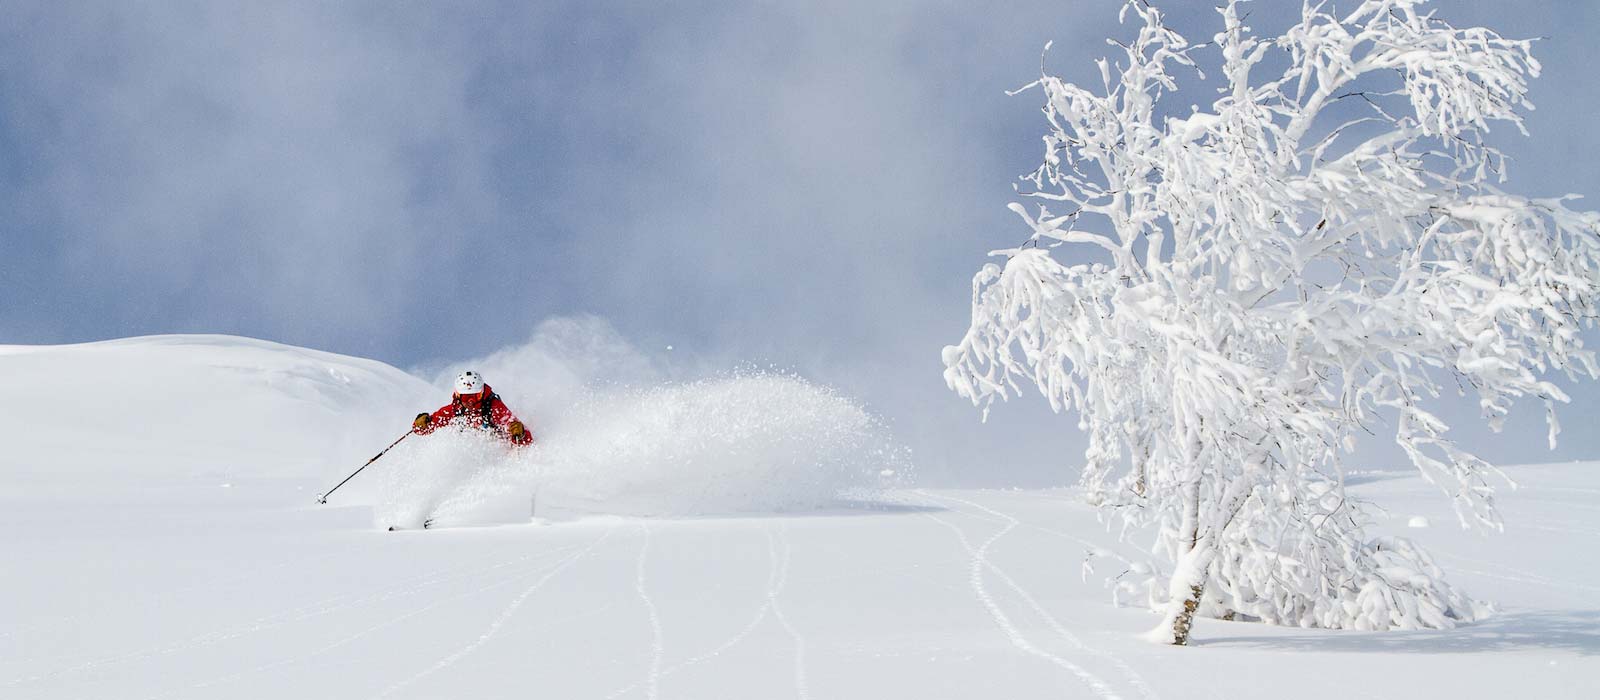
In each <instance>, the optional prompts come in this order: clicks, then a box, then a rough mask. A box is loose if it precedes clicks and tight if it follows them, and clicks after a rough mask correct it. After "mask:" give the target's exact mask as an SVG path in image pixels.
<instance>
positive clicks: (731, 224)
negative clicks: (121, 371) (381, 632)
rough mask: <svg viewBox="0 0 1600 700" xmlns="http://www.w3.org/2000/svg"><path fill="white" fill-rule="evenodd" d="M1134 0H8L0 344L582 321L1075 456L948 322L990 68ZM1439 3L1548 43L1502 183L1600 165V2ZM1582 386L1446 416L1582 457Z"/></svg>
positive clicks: (1274, 6)
mask: <svg viewBox="0 0 1600 700" xmlns="http://www.w3.org/2000/svg"><path fill="white" fill-rule="evenodd" d="M1118 5H1119V3H1117V2H1114V1H1113V0H1104V1H1099V2H1087V1H1082V0H1079V1H1076V2H1042V1H1040V2H1031V1H1030V2H1019V3H1012V4H1008V5H1006V6H1003V7H996V6H993V5H991V4H980V3H967V2H909V1H907V2H896V1H887V2H871V1H863V2H844V1H832V0H827V1H823V2H809V3H772V2H758V3H724V2H699V3H644V2H633V3H608V2H540V3H525V2H505V3H485V2H475V3H466V2H463V3H421V2H404V3H392V2H382V3H378V2H367V3H314V4H313V3H295V2H283V3H254V2H240V3H222V2H202V3H189V2H177V1H170V0H162V1H152V2H134V1H130V2H85V3H54V2H35V3H17V2H0V17H5V18H6V19H5V21H4V23H3V24H0V110H3V111H0V214H3V218H0V220H3V221H4V231H3V233H0V242H3V244H4V246H3V248H0V290H3V295H0V298H3V300H4V301H0V342H5V343H59V342H78V341H86V340H98V339H105V338H112V337H121V336H128V335H138V334H149V333H173V332H218V333H235V334H242V335H249V336H254V337H261V338H268V339H272V340H279V341H283V342H288V343H293V344H297V345H306V346H311V347H316V348H321V349H327V350H333V351H338V352H345V353H350V354H356V355H362V356H368V357H374V358H377V359H381V360H384V361H387V362H390V363H392V364H395V365H398V366H401V367H418V366H438V365H440V364H443V363H447V362H449V361H452V360H457V359H461V358H466V357H478V356H483V355H485V354H487V353H489V352H492V351H494V350H496V349H499V348H502V347H505V346H510V345H516V344H518V343H522V342H524V341H526V340H527V339H528V338H529V337H530V334H531V333H532V332H533V329H534V328H535V326H536V325H537V324H538V323H539V321H541V320H542V319H546V318H550V317H560V316H574V315H583V314H593V315H596V316H599V317H602V318H605V319H608V320H609V321H610V322H612V323H613V324H614V325H615V326H616V327H617V328H618V329H619V330H620V331H621V333H622V334H623V335H624V336H626V337H628V338H630V339H632V340H633V342H634V343H636V344H637V345H639V346H640V347H641V348H643V349H645V350H646V351H647V352H649V351H651V350H652V349H655V348H665V347H666V346H667V345H672V346H674V347H675V348H676V349H675V350H674V351H673V354H672V355H671V357H672V358H673V360H672V361H674V362H683V363H687V364H693V365H694V366H696V367H705V366H712V367H718V366H720V367H733V366H735V365H740V364H745V365H749V364H754V365H766V364H776V365H778V366H781V367H784V368H790V369H794V370H797V371H799V372H801V373H803V374H805V375H807V376H810V377H812V378H815V379H817V380H820V381H823V382H826V383H829V384H832V385H834V386H837V387H838V388H840V389H841V390H842V391H844V392H845V393H847V394H851V395H854V396H857V397H859V398H861V399H862V400H864V401H865V402H866V403H868V404H869V405H870V406H871V407H872V408H874V409H875V410H876V411H877V412H878V413H880V414H881V415H883V416H885V417H886V418H887V419H888V420H889V421H890V422H891V423H892V424H893V425H894V426H895V428H896V430H897V432H898V433H899V434H900V436H901V437H902V439H904V440H905V441H906V442H908V443H910V444H911V445H912V447H913V448H914V449H915V450H917V453H918V460H919V462H920V463H921V466H922V470H923V474H924V476H925V478H927V479H928V480H930V481H934V482H963V483H1020V484H1037V483H1056V482H1061V481H1064V480H1067V479H1070V478H1072V476H1073V473H1074V470H1073V466H1072V465H1075V464H1076V463H1077V462H1078V461H1079V456H1078V455H1079V452H1080V445H1081V441H1080V439H1079V436H1078V434H1077V432H1076V430H1075V428H1074V424H1075V423H1076V421H1075V420H1072V419H1064V418H1060V417H1054V416H1051V415H1049V413H1048V410H1047V408H1046V407H1045V406H1044V405H1043V402H1042V401H1041V400H1038V399H1036V398H1033V397H1029V398H1028V399H1026V400H1023V401H1021V402H1014V403H1013V404H1012V405H1008V406H1003V407H1001V408H999V409H997V410H996V412H995V414H994V416H993V418H992V419H991V422H990V423H989V424H987V425H980V424H979V423H978V415H977V413H976V411H974V410H972V409H971V408H970V406H968V405H967V404H965V403H964V402H963V401H962V400H961V399H959V398H958V397H956V396H955V395H954V394H951V393H949V392H948V391H947V390H945V388H944V386H943V383H942V380H941V379H940V369H941V367H940V364H939V352H938V351H939V348H940V347H941V346H943V345H945V344H948V343H953V342H955V341H956V340H958V339H959V338H960V335H961V333H962V332H963V331H964V329H965V326H966V320H967V301H968V297H969V295H970V278H971V275H972V273H973V272H975V271H976V269H977V268H978V266H980V265H981V264H983V262H985V260H984V257H983V256H984V253H985V252H986V251H988V250H990V249H993V248H997V247H1005V246H1008V245H1012V244H1014V243H1015V242H1016V241H1018V240H1020V239H1021V238H1022V237H1023V235H1024V231H1023V230H1022V229H1021V228H1019V226H1020V225H1019V224H1018V223H1017V222H1016V221H1015V220H1014V216H1013V215H1012V214H1011V213H1010V212H1007V211H1006V210H1005V205H1006V204H1007V203H1008V202H1010V201H1012V198H1013V197H1012V193H1011V183H1012V182H1013V180H1014V178H1015V176H1017V175H1019V174H1021V173H1024V172H1027V171H1029V170H1031V169H1032V168H1033V167H1034V166H1035V165H1036V164H1037V160H1038V158H1039V156H1040V152H1039V151H1040V141H1039V137H1040V136H1041V135H1042V134H1043V128H1042V127H1041V124H1040V121H1041V120H1040V119H1039V116H1038V109H1037V99H1038V98H1037V95H1036V94H1035V93H1027V94H1024V95H1021V96H1018V97H1006V96H1005V94H1004V91H1005V90H1006V89H1008V88H1012V87H1016V86H1019V85H1022V84H1024V83H1026V82H1028V81H1030V80H1032V79H1033V78H1034V77H1036V75H1037V72H1038V66H1039V61H1040V51H1041V49H1042V48H1043V45H1044V43H1045V42H1046V41H1047V40H1052V39H1053V40H1055V49H1054V50H1053V51H1052V52H1051V54H1050V56H1049V59H1048V61H1049V65H1050V67H1051V69H1052V70H1053V71H1055V72H1058V73H1061V74H1063V75H1065V76H1067V77H1068V78H1073V79H1079V80H1085V81H1087V80H1089V79H1090V77H1091V76H1093V75H1094V69H1093V66H1092V63H1091V61H1092V60H1093V59H1094V58H1095V57H1098V56H1100V55H1103V54H1105V53H1106V49H1107V48H1108V47H1107V46H1106V45H1105V43H1104V39H1105V38H1106V37H1107V36H1112V35H1115V36H1123V34H1122V33H1119V31H1118V29H1117V26H1116V10H1117V7H1118ZM1166 5H1168V6H1170V7H1171V8H1172V9H1173V13H1174V19H1173V22H1174V24H1175V26H1176V27H1177V28H1178V29H1179V30H1180V31H1183V32H1185V33H1186V34H1187V35H1189V36H1190V38H1191V39H1192V40H1196V41H1200V40H1204V39H1205V38H1206V37H1209V36H1210V35H1211V34H1212V33H1214V31H1215V28H1216V20H1215V15H1214V13H1213V12H1212V11H1211V10H1210V8H1209V6H1206V5H1203V4H1201V3H1176V2H1168V3H1166ZM1298 5H1299V3H1297V2H1295V3H1290V2H1279V1H1277V0H1271V1H1264V2H1261V3H1258V6H1257V10H1256V11H1258V12H1260V13H1261V15H1260V16H1259V17H1257V18H1256V20H1253V21H1257V20H1258V21H1259V23H1261V24H1263V25H1268V24H1270V23H1271V22H1272V21H1274V20H1275V19H1278V18H1281V17H1282V16H1283V12H1284V11H1285V10H1293V9H1297V8H1298ZM1435 5H1436V7H1437V9H1438V10H1439V12H1440V13H1441V15H1443V16H1445V17H1447V18H1452V19H1455V20H1458V21H1457V24H1486V25H1488V26H1491V27H1493V28H1496V29H1498V30H1500V31H1502V33H1505V34H1507V35H1509V36H1543V37H1547V39H1546V40H1544V41H1542V42H1541V43H1540V45H1539V47H1538V50H1537V55H1538V56H1539V57H1540V58H1541V59H1542V60H1543V61H1544V63H1545V66H1546V74H1545V76H1544V77H1543V78H1542V79H1541V80H1540V81H1538V82H1537V83H1536V86H1535V89H1534V92H1533V98H1534V101H1535V102H1536V103H1537V104H1538V105H1539V110H1538V111H1537V112H1535V113H1534V114H1533V115H1531V117H1530V119H1529V128H1530V130H1531V131H1532V132H1533V137H1532V138H1531V139H1523V138H1520V137H1515V135H1514V133H1513V130H1510V129H1503V130H1500V131H1499V132H1497V137H1499V138H1500V139H1501V145H1502V146H1503V147H1505V148H1506V150H1507V151H1509V152H1510V153H1511V155H1512V156H1513V157H1515V158H1516V159H1517V160H1516V163H1515V164H1514V165H1513V171H1512V175H1513V180H1512V185H1511V189H1513V190H1516V191H1524V192H1529V193H1557V192H1568V191H1573V192H1587V193H1592V194H1594V195H1595V196H1600V161H1597V160H1596V158H1595V157H1594V156H1595V154H1596V152H1597V148H1596V146H1597V145H1600V144H1597V140H1600V137H1597V135H1596V133H1595V131H1594V130H1593V129H1591V128H1590V124H1591V123H1592V122H1593V119H1594V116H1593V115H1594V114H1595V110H1596V107H1597V105H1600V90H1597V88H1596V87H1595V82H1596V81H1594V80H1592V78H1591V72H1592V67H1593V65H1594V63H1595V59H1596V57H1597V55H1600V51H1597V50H1596V49H1595V48H1594V46H1595V42H1594V40H1593V33H1594V31H1595V30H1596V29H1597V28H1600V4H1596V3H1589V2H1544V3H1538V2H1535V3H1517V4H1512V3H1501V2H1453V1H1450V0H1441V1H1440V2H1437V3H1436V4H1435ZM1594 206H1596V207H1600V204H1595V205H1594ZM491 379H492V380H494V381H497V382H498V383H505V382H508V381H511V380H512V378H499V379H495V378H491ZM1573 393H1574V396H1575V399H1576V400H1575V404H1574V405H1573V406H1571V407H1569V408H1567V410H1566V411H1565V412H1564V414H1563V415H1564V417H1565V422H1566V424H1567V426H1568V428H1569V430H1568V431H1567V433H1565V434H1564V436H1563V437H1564V440H1563V444H1562V447H1561V449H1559V450H1558V451H1557V452H1556V453H1555V454H1554V455H1551V454H1550V453H1545V452H1542V447H1539V446H1541V445H1542V444H1543V427H1542V424H1541V423H1540V421H1539V411H1538V410H1537V407H1535V406H1529V407H1528V408H1529V409H1534V410H1528V411H1525V412H1524V415H1523V416H1522V418H1521V420H1515V421H1513V423H1512V425H1511V427H1510V428H1509V430H1508V435H1507V436H1506V437H1502V438H1497V439H1490V438H1489V437H1487V436H1485V435H1481V434H1480V433H1482V432H1484V431H1482V429H1481V428H1480V427H1479V426H1478V425H1477V424H1476V423H1475V422H1474V421H1472V420H1471V418H1472V415H1473V414H1474V412H1475V410H1474V408H1473V406H1472V405H1471V404H1470V402H1468V403H1463V404H1459V405H1451V406H1450V407H1448V408H1447V414H1448V415H1450V416H1451V417H1453V418H1455V419H1456V423H1457V428H1458V431H1457V432H1458V434H1459V436H1460V437H1461V438H1462V441H1463V442H1464V443H1465V444H1467V445H1468V446H1469V447H1473V448H1475V449H1479V450H1480V451H1482V452H1483V453H1484V454H1485V455H1486V456H1489V457H1491V458H1497V459H1519V455H1526V454H1527V453H1528V452H1529V451H1530V450H1531V449H1533V448H1538V449H1539V450H1541V451H1540V452H1539V453H1538V456H1537V457H1535V459H1570V458H1576V457H1596V456H1600V436H1596V435H1593V434H1592V433H1594V431H1592V430H1584V429H1582V428H1583V426H1585V425H1589V424H1592V423H1593V415H1594V414H1595V412H1596V409H1600V390H1597V388H1596V387H1594V386H1592V385H1591V386H1582V387H1578V388H1576V389H1575V390H1574V391H1573ZM1380 440H1386V439H1382V438H1380ZM1371 458H1372V459H1374V460H1377V461H1383V460H1385V459H1391V458H1392V452H1390V451H1385V450H1384V449H1376V450H1374V451H1372V452H1371Z"/></svg>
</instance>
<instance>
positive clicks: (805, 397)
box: [378, 317, 910, 525]
mask: <svg viewBox="0 0 1600 700" xmlns="http://www.w3.org/2000/svg"><path fill="white" fill-rule="evenodd" d="M664 366H665V363H664V362H662V361H659V360H657V359H654V358H651V357H650V356H648V355H646V354H645V353H643V352H641V351H640V350H639V349H638V348H637V347H635V346H634V345H632V344H631V343H628V342H627V341H626V340H625V339H624V338H623V337H622V336H621V335H620V334H619V333H618V332H617V331H616V330H615V329H614V328H613V327H612V326H611V325H610V324H609V323H607V322H606V321H604V320H602V319H598V318H592V317H589V318H576V319H573V318H562V319H553V320H549V321H546V322H544V323H542V324H540V326H539V327H538V329H537V330H536V331H535V333H534V334H533V337H532V338H531V339H530V340H529V341H528V342H527V343H526V344H523V345H521V346H517V347H512V348H506V349H503V350H500V351H498V352H495V353H493V354H491V355H489V356H487V357H484V358H481V359H477V360H472V361H469V362H464V363H458V364H454V365H451V366H448V367H446V368H445V369H443V370H442V371H440V372H439V373H438V375H437V378H436V381H435V384H437V385H440V386H442V387H445V386H448V383H449V381H450V380H451V379H452V378H453V377H454V376H455V375H456V373H458V372H460V371H462V370H465V369H474V370H476V371H478V372H480V373H481V374H483V376H484V377H485V379H486V380H487V381H488V382H489V383H490V385H491V386H493V387H494V388H495V391H496V392H498V393H499V394H500V395H501V396H502V397H503V398H504V399H505V400H506V402H507V403H508V404H509V405H510V406H511V408H512V410H513V411H515V412H517V413H518V415H519V416H522V417H523V418H524V420H525V421H526V422H527V423H528V424H529V426H530V427H531V429H532V430H533V431H534V434H535V436H536V437H537V439H538V442H537V444H535V445H534V446H533V447H530V448H526V449H522V450H506V449H504V448H501V447H499V446H498V445H492V446H485V445H482V444H480V442H481V440H480V439H479V438H477V437H475V436H470V435H467V436H464V435H461V434H450V431H445V432H442V433H437V434H435V435H432V436H429V437H426V438H422V439H420V440H417V442H419V443H422V446H421V447H417V446H410V447H409V449H408V450H407V455H408V456H407V457H406V462H407V464H406V466H405V468H404V469H403V470H397V472H403V473H401V474H400V475H399V476H397V477H396V480H395V481H394V482H393V483H392V484H390V485H388V486H386V487H384V490H383V495H382V496H381V497H380V498H379V502H380V505H379V509H378V514H379V517H380V519H381V518H385V517H388V518H393V519H396V520H397V522H396V523H388V524H401V525H405V524H407V523H410V522H416V523H420V522H421V520H423V519H425V518H428V517H434V518H436V519H437V520H438V521H439V522H440V523H441V524H478V523H487V522H512V521H517V520H525V519H526V518H527V517H528V515H529V512H530V510H531V511H534V512H535V514H537V515H540V516H546V515H551V516H556V517H569V516H572V515H581V514H592V513H606V514H627V515H664V516H692V515H707V514H729V513H759V512H774V511H789V510H796V509H811V508H818V507H823V506H827V505H829V504H832V503H836V502H838V501H839V500H840V499H841V498H842V497H847V496H849V495H851V494H857V493H861V492H863V491H870V490H871V489H873V488H876V487H878V486H881V485H884V484H886V483H889V482H895V483H898V482H899V480H902V479H904V478H905V477H906V476H907V475H908V474H909V471H910V457H909V453H908V451H907V450H905V449H904V448H902V447H900V446H899V445H898V444H897V443H895V442H894V441H893V440H892V438H891V437H890V436H889V433H888V431H887V430H886V429H885V427H884V426H883V424H882V423H881V422H880V421H879V419H878V418H876V417H875V416H873V415H872V414H871V413H869V412H868V411H867V410H866V409H865V408H864V407H862V406H861V405H860V404H858V403H857V402H855V401H853V400H851V399H849V398H846V397H844V396H841V395H839V394H838V393H837V392H835V391H833V390H831V389H828V388H826V387H822V386H819V385H816V384H814V383H812V382H809V381H807V380H805V379H803V378H800V377H796V376H791V375H787V374H780V373H773V372H754V371H746V372H738V373H731V374H727V373H725V374H721V375H713V376H708V377H706V378H702V379H697V380H691V381H670V380H667V379H665V377H666V376H667V372H666V371H665V369H663V368H664ZM443 391H447V389H441V392H443ZM535 506H536V507H535ZM398 521H404V522H398ZM380 524H385V523H380Z"/></svg>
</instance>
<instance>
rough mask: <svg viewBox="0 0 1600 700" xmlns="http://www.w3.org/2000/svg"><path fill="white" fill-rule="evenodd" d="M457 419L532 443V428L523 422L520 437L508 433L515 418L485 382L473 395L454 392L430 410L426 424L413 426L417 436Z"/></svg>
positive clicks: (514, 439)
mask: <svg viewBox="0 0 1600 700" xmlns="http://www.w3.org/2000/svg"><path fill="white" fill-rule="evenodd" d="M457 419H459V420H461V421H462V424H463V425H470V426H473V427H477V428H482V429H484V430H493V431H494V432H495V433H497V434H499V435H500V436H501V437H504V438H505V439H507V440H510V441H511V442H512V443H513V444H517V445H526V444H528V443H531V442H533V431H531V430H528V429H527V425H526V424H524V425H523V432H522V439H521V440H518V439H517V438H514V437H512V436H511V432H510V428H509V427H508V426H510V425H511V422H512V421H514V420H516V419H517V417H516V416H515V415H512V413H511V409H509V408H507V407H506V402H504V401H501V400H500V397H499V395H497V394H495V393H494V389H491V388H489V385H488V384H485V385H483V391H481V392H479V393H476V394H466V395H462V394H455V395H453V398H452V399H451V401H450V403H448V404H446V405H445V406H444V407H443V408H441V409H439V410H437V411H434V412H433V415H431V416H429V417H428V424H427V425H426V426H423V427H421V428H417V429H416V432H417V434H418V435H427V434H428V433H431V432H433V431H434V430H437V429H438V428H439V427H440V426H445V425H449V424H450V423H451V421H454V420H457Z"/></svg>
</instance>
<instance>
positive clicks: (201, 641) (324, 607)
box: [0, 555, 531, 687]
mask: <svg viewBox="0 0 1600 700" xmlns="http://www.w3.org/2000/svg"><path fill="white" fill-rule="evenodd" d="M530 556H531V555H530ZM523 560H526V557H525V558H524V559H523ZM509 564H510V562H504V561H502V562H498V563H495V564H491V565H488V566H480V567H473V568H470V569H465V570H462V569H457V568H452V567H440V568H437V569H434V570H433V571H432V572H430V573H428V574H425V575H423V576H422V577H421V578H420V579H419V580H418V582H416V583H411V584H406V585H400V586H391V587H389V588H386V589H383V590H380V591H378V592H376V593H367V594H362V593H342V594H338V595H333V596H329V597H327V598H322V599H320V600H317V601H314V602H312V603H309V604H306V605H302V606H300V607H297V608H291V609H289V610H286V611H281V612H278V613H275V614H271V615H265V616H262V617H258V618H256V619H254V620H252V621H250V622H247V623H245V624H242V625H238V626H235V627H231V628H228V629H227V630H224V631H215V632H209V633H206V634H201V635H197V636H194V637H190V638H188V639H185V640H183V641H179V642H174V643H171V644H167V645H164V646H159V647H154V648H146V649H141V650H138V651H131V652H126V653H122V654H113V655H110V656H103V657H100V658H96V659H92V660H88V661H82V662H79V663H76V664H73V665H71V666H67V667H65V668H60V669H56V670H53V671H46V672H43V673H38V674H34V675H31V676H23V677H18V678H12V679H11V680H9V681H6V682H5V683H3V684H0V687H15V686H19V685H25V684H29V683H37V682H39V681H44V680H50V679H53V678H59V677H61V676H65V675H69V674H74V673H80V672H85V671H92V670H94V669H98V668H101V667H104V666H111V665H115V664H121V663H130V662H134V661H143V660H146V659H153V658H158V657H162V656H168V655H171V654H175V653H178V652H180V651H184V650H187V649H194V648H203V647H210V646H215V645H217V644H221V643H223V642H227V641H230V640H233V639H238V638H240V637H244V636H247V635H251V634H256V633H260V632H265V631H268V630H273V629H277V628H279V627H284V626H286V625H290V624H294V623H296V622H303V621H305V620H310V619H314V618H317V617H321V616H324V615H330V614H333V613H337V612H340V611H343V610H347V609H350V608H354V607H359V606H362V605H366V604H369V603H375V602H382V601H385V600H392V599H395V598H402V597H405V596H408V595H412V594H416V593H420V592H422V591H424V590H425V589H427V588H430V587H432V586H437V585H441V584H445V583H448V582H451V581H455V580H459V579H464V578H471V577H475V576H480V575H482V574H484V573H487V572H491V571H494V570H495V569H499V568H503V567H505V566H507V565H509Z"/></svg>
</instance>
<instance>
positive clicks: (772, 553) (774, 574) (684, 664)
mask: <svg viewBox="0 0 1600 700" xmlns="http://www.w3.org/2000/svg"><path fill="white" fill-rule="evenodd" d="M771 537H772V535H771V533H770V532H768V533H767V538H768V541H769V547H768V551H767V588H768V589H769V590H770V589H771V588H772V587H773V585H775V583H776V581H777V580H778V559H777V552H776V548H774V547H771V546H770V541H771ZM771 612H772V600H771V597H770V596H769V597H768V599H767V600H766V602H764V603H762V605H761V607H760V608H758V609H756V614H755V615H754V616H753V617H751V618H750V621H749V622H747V623H745V626H744V627H743V628H741V629H740V630H739V631H738V632H735V633H734V634H733V636H731V637H729V638H728V639H726V640H724V641H723V642H722V643H721V644H718V645H717V646H715V647H712V648H711V649H709V650H707V651H705V652H702V653H700V654H697V655H695V656H692V657H690V658H688V659H685V660H683V661H680V662H678V663H675V664H672V665H671V666H667V667H666V668H663V669H662V670H661V677H662V678H666V677H668V676H671V675H673V674H675V673H677V672H679V671H682V670H684V669H687V668H690V667H692V666H697V665H699V664H702V663H705V662H707V661H710V660H712V659H714V658H717V657H718V656H721V655H722V654H724V653H726V652H727V651H728V650H729V649H732V648H734V647H736V646H738V645H739V644H740V643H741V642H743V641H744V640H745V639H747V638H749V637H750V635H751V634H754V633H755V631H756V629H758V628H759V627H761V623H762V622H765V621H766V619H767V615H769V614H771ZM645 682H646V681H643V680H640V681H634V682H633V683H631V684H629V685H626V686H623V687H621V688H618V689H616V690H614V691H612V692H611V694H610V695H607V696H606V700H616V699H617V698H620V697H622V696H624V695H627V694H628V693H631V692H633V691H635V690H638V689H639V688H640V687H641V686H643V685H644V684H645Z"/></svg>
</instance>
